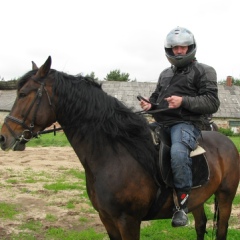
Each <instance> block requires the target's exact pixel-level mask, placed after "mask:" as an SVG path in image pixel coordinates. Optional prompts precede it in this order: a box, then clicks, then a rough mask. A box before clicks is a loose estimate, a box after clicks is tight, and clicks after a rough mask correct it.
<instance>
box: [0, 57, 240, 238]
mask: <svg viewBox="0 0 240 240" xmlns="http://www.w3.org/2000/svg"><path fill="white" fill-rule="evenodd" d="M51 63H52V60H51V57H50V56H49V57H48V58H47V60H46V61H45V63H44V64H43V65H42V66H41V67H40V68H38V67H37V65H36V64H32V66H33V67H32V70H30V71H29V72H27V73H26V74H24V75H23V76H22V77H21V78H20V79H19V81H18V88H17V97H16V100H15V102H14V105H13V107H12V109H11V111H10V113H9V115H8V116H7V117H6V118H5V121H4V124H3V125H2V129H1V135H0V143H1V149H2V150H8V149H13V150H18V149H23V148H24V146H25V145H26V144H27V142H28V141H29V140H31V139H32V138H34V137H36V136H38V135H39V132H41V131H43V130H44V129H46V128H47V127H49V126H50V125H51V124H52V123H54V122H56V121H57V122H58V123H59V124H60V125H61V127H62V128H63V130H64V132H65V135H66V137H67V139H68V141H69V142H70V144H71V146H72V147H73V149H74V151H75V153H76V155H77V156H78V158H79V160H80V162H81V164H82V165H83V167H84V169H85V175H86V188H87V193H88V196H89V199H90V201H91V203H92V205H93V207H94V208H95V209H96V211H97V212H98V214H99V217H100V219H101V221H102V223H103V225H104V226H105V229H106V232H107V234H108V236H109V238H110V239H111V240H139V239H140V226H141V222H142V221H145V220H157V219H167V218H171V217H172V209H173V208H174V206H175V205H174V199H173V189H172V188H169V187H168V186H166V185H165V184H164V183H163V182H162V181H161V177H159V173H158V171H157V167H156V161H157V158H158V152H157V151H156V149H155V146H154V143H153V139H152V136H151V133H150V129H149V124H148V122H147V120H146V118H145V117H144V116H142V115H139V114H136V113H135V112H134V111H133V109H132V108H129V107H127V106H125V105H124V104H123V103H122V102H121V101H119V100H118V99H116V98H114V97H113V96H111V95H108V94H107V93H106V92H104V91H103V90H102V87H101V84H100V83H99V82H97V81H95V80H93V79H91V78H90V77H84V76H81V75H75V76H73V75H69V74H67V73H64V72H59V71H57V70H55V69H51ZM199 142H200V144H201V146H202V147H203V148H204V149H205V150H206V153H205V154H206V157H207V159H208V164H209V171H210V178H209V180H208V181H207V182H206V183H205V184H204V185H202V186H201V187H199V188H194V189H192V191H191V194H190V197H189V202H188V209H189V212H192V214H193V216H194V220H195V230H196V234H197V239H198V240H201V239H204V235H205V232H206V222H207V218H206V214H205V212H204V203H205V202H206V200H208V199H209V198H210V197H211V196H212V195H215V197H216V199H217V201H218V209H219V211H218V213H219V214H218V217H217V230H216V238H217V239H218V240H223V239H226V237H227V230H228V221H229V218H230V215H231V207H232V201H233V199H234V197H235V194H236V191H237V188H238V184H239V176H240V174H239V172H240V169H239V153H238V151H237V149H236V147H235V145H234V144H233V143H232V141H231V140H230V139H229V138H227V137H226V136H224V135H222V134H221V133H219V132H216V131H203V132H202V138H201V139H200V140H199ZM159 179H160V180H159ZM156 199H157V200H156ZM159 238H160V237H159Z"/></svg>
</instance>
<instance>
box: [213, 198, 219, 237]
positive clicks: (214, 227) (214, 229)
mask: <svg viewBox="0 0 240 240" xmlns="http://www.w3.org/2000/svg"><path fill="white" fill-rule="evenodd" d="M218 214H219V208H218V200H217V198H216V196H215V197H214V215H213V231H212V239H214V238H213V236H215V231H216V230H217V222H218Z"/></svg>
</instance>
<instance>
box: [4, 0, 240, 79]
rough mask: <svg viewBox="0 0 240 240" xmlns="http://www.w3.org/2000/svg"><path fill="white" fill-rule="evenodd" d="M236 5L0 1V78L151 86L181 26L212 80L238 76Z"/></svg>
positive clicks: (214, 0) (209, 0) (213, 0)
mask: <svg viewBox="0 0 240 240" xmlns="http://www.w3.org/2000/svg"><path fill="white" fill-rule="evenodd" d="M238 2H239V1H237V0H201V1H195V0H181V1H179V0H21V1H20V0H0V13H1V14H0V16H1V23H0V26H1V28H0V37H1V38H0V77H1V78H4V79H5V80H10V79H14V78H18V77H20V76H22V75H23V74H24V73H26V72H27V71H29V70H31V61H34V62H35V63H36V64H37V65H38V66H41V65H42V64H43V63H44V62H45V60H46V59H47V57H48V56H49V55H51V57H52V68H53V69H56V70H59V71H64V72H67V73H69V74H72V75H76V74H79V73H83V74H90V73H91V72H94V73H95V77H98V78H99V80H103V79H104V78H105V77H106V75H107V74H108V73H109V72H110V71H113V70H116V69H119V70H120V71H121V72H123V73H129V74H130V79H132V80H134V79H136V80H137V81H145V82H148V81H157V79H158V76H159V74H160V72H161V71H162V70H163V69H165V68H166V67H168V66H170V63H169V62H168V61H167V59H166V57H165V52H164V39H165V37H166V35H167V33H168V32H169V31H170V30H171V29H173V28H175V27H177V26H181V27H186V28H188V29H189V30H190V31H192V32H193V34H194V35H195V39H196V41H197V46H198V49H197V54H196V57H197V60H198V61H199V62H202V63H205V64H208V65H211V66H213V67H214V68H215V69H216V71H217V74H218V80H223V79H226V77H227V76H228V75H231V76H233V77H235V78H240V57H239V56H240V47H239V45H240V44H239V42H240V14H239V6H238V4H239V3H238Z"/></svg>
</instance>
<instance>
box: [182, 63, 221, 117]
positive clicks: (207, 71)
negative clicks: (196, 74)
mask: <svg viewBox="0 0 240 240" xmlns="http://www.w3.org/2000/svg"><path fill="white" fill-rule="evenodd" d="M202 66H203V68H202V69H200V78H199V79H198V82H197V88H198V95H197V96H196V97H190V96H184V97H183V101H182V107H184V108H186V109H188V110H189V111H191V112H195V113H200V114H212V113H215V112H217V110H218V108H219V106H220V101H219V99H218V87H217V74H216V71H215V70H214V68H212V67H210V66H207V65H202Z"/></svg>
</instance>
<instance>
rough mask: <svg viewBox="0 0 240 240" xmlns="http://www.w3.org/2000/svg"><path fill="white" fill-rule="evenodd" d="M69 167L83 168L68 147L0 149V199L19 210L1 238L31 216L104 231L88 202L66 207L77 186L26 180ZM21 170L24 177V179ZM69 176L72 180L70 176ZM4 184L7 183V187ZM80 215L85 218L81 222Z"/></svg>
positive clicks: (238, 211)
mask: <svg viewBox="0 0 240 240" xmlns="http://www.w3.org/2000/svg"><path fill="white" fill-rule="evenodd" d="M68 169H69V170H70V169H78V170H82V171H83V167H82V165H81V163H80V162H79V160H78V158H77V157H76V155H75V153H74V152H73V150H72V148H71V147H42V148H31V147H27V148H26V150H25V151H22V152H13V151H9V152H4V151H0V202H7V203H14V204H17V205H18V206H19V209H20V210H21V211H20V214H18V215H16V217H15V218H14V220H8V219H4V221H0V239H2V238H6V237H7V236H10V235H11V234H18V233H19V231H21V230H19V226H20V225H21V224H22V223H23V222H28V221H31V220H34V221H41V223H42V225H43V228H45V229H48V228H49V227H52V226H53V227H61V228H63V229H68V230H69V229H72V230H83V229H86V228H89V227H90V228H94V229H95V230H96V231H97V232H105V229H104V227H103V225H102V223H101V221H100V220H99V217H98V215H97V213H96V212H95V211H93V209H92V210H91V206H89V204H88V203H86V202H84V201H83V202H81V201H79V202H78V203H77V204H75V208H73V209H71V208H70V209H69V208H67V207H65V206H66V205H67V203H68V202H69V200H71V199H75V200H76V199H79V190H71V191H59V192H53V191H47V190H46V189H45V188H44V186H43V185H44V184H46V179H45V181H37V182H36V183H28V181H26V179H28V178H29V176H28V175H29V173H31V172H32V174H33V175H36V174H38V173H41V172H44V174H43V175H45V177H46V174H48V176H47V179H48V180H47V181H50V180H49V179H51V178H52V180H53V181H54V179H56V178H57V176H59V174H60V173H61V171H62V170H64V171H66V170H68ZM24 173H26V176H25V178H26V179H23V176H24ZM40 175H41V174H39V176H40ZM49 176H50V177H49ZM13 177H15V178H14V179H16V182H14V181H13V182H8V179H12V178H13ZM68 180H69V181H71V178H69V179H68ZM6 184H7V185H8V186H9V187H6ZM239 192H240V191H239V190H238V193H239ZM47 214H51V215H54V216H56V221H54V222H51V221H48V220H47V219H46V215H47ZM232 215H233V216H238V217H239V218H240V208H239V207H234V208H233V211H232ZM80 217H81V218H86V219H88V221H87V222H84V223H80V221H79V218H80ZM236 227H237V228H239V223H236ZM9 239H10V238H9ZM37 239H41V237H39V238H37Z"/></svg>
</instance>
